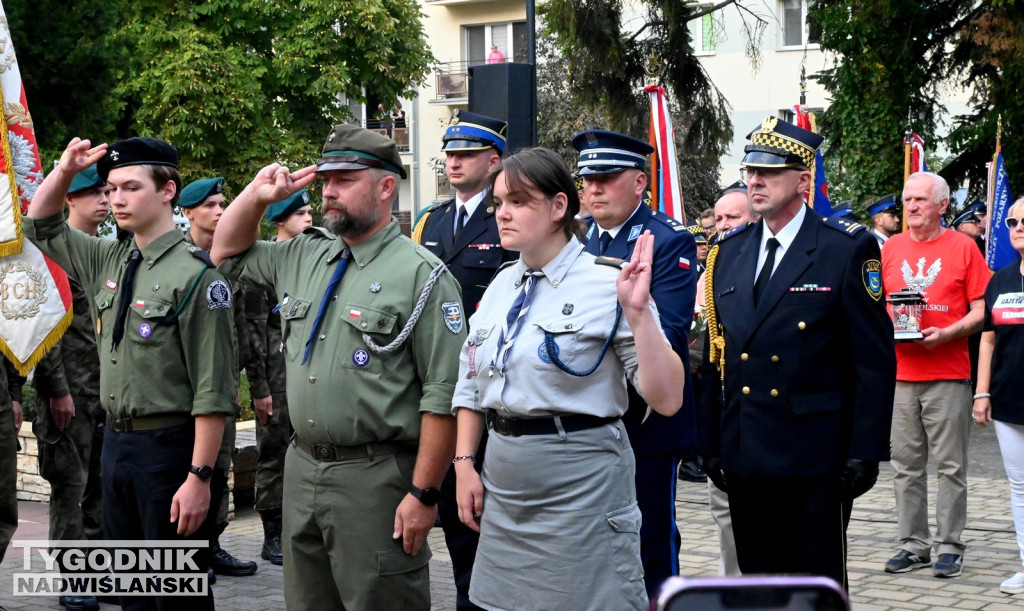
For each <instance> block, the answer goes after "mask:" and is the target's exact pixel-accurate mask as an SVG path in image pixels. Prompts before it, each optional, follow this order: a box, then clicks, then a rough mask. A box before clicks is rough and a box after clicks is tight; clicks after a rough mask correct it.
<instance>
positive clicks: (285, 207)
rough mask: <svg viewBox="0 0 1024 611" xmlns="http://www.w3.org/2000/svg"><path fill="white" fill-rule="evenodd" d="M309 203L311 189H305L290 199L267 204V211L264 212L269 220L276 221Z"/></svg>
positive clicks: (283, 218)
mask: <svg viewBox="0 0 1024 611" xmlns="http://www.w3.org/2000/svg"><path fill="white" fill-rule="evenodd" d="M308 205H309V191H307V190H305V189H303V190H301V191H299V192H298V193H296V194H295V195H292V196H291V197H289V198H288V199H283V200H281V201H279V202H274V203H273V204H270V205H269V206H267V211H266V212H265V213H264V216H266V217H267V220H268V221H273V222H275V223H276V222H277V221H283V220H285V219H286V218H288V216H289V215H290V214H291V213H293V212H295V211H296V210H298V209H299V208H302V207H303V206H308Z"/></svg>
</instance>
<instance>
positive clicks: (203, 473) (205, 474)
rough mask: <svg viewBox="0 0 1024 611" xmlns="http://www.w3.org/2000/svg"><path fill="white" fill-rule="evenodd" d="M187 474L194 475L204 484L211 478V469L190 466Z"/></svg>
mask: <svg viewBox="0 0 1024 611" xmlns="http://www.w3.org/2000/svg"><path fill="white" fill-rule="evenodd" d="M188 472H189V473H195V474H196V476H197V477H198V478H199V479H201V480H203V481H204V482H208V481H210V478H211V477H213V467H197V466H195V465H192V466H191V467H189V468H188Z"/></svg>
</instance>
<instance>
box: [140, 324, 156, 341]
mask: <svg viewBox="0 0 1024 611" xmlns="http://www.w3.org/2000/svg"><path fill="white" fill-rule="evenodd" d="M152 334H153V327H152V326H150V324H149V323H148V322H144V323H142V324H141V325H139V337H141V338H142V339H148V338H149V336H150V335H152Z"/></svg>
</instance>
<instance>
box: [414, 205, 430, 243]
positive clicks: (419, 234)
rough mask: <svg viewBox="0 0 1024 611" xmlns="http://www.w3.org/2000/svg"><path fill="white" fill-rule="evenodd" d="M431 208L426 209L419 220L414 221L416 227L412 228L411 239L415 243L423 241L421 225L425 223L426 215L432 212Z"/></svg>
mask: <svg viewBox="0 0 1024 611" xmlns="http://www.w3.org/2000/svg"><path fill="white" fill-rule="evenodd" d="M433 211H434V210H433V208H431V209H430V210H427V211H426V212H424V213H423V216H421V217H420V222H418V223H416V227H415V228H414V229H413V230H412V241H413V242H416V243H417V244H422V243H423V227H424V226H425V225H426V224H427V217H428V216H430V214H431V213H432V212H433Z"/></svg>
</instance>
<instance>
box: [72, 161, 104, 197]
mask: <svg viewBox="0 0 1024 611" xmlns="http://www.w3.org/2000/svg"><path fill="white" fill-rule="evenodd" d="M105 184H107V183H106V181H103V180H100V175H99V174H97V173H96V164H95V163H94V164H92V165H91V166H89V167H87V168H85V169H84V170H82V171H81V172H79V173H78V174H75V177H74V178H72V179H71V186H70V187H68V195H74V194H75V193H79V192H81V191H88V190H89V189H95V188H96V187H102V186H103V185H105Z"/></svg>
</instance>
